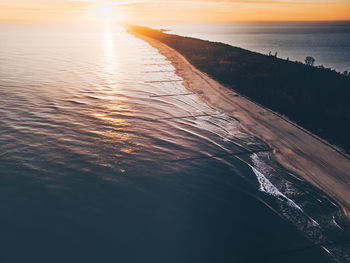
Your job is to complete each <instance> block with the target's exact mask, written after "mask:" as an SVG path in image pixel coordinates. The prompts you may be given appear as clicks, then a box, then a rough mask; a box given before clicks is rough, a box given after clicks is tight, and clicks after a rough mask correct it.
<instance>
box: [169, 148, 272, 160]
mask: <svg viewBox="0 0 350 263" xmlns="http://www.w3.org/2000/svg"><path fill="white" fill-rule="evenodd" d="M272 151H273V149H272V148H266V149H260V150H253V151H249V150H247V151H240V152H231V153H230V152H228V153H222V154H216V155H208V156H198V157H191V158H183V159H175V160H166V161H167V162H184V161H193V160H201V159H211V158H219V157H225V156H235V155H243V154H253V153H262V152H272Z"/></svg>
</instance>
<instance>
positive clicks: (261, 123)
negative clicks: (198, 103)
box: [133, 32, 350, 219]
mask: <svg viewBox="0 0 350 263" xmlns="http://www.w3.org/2000/svg"><path fill="white" fill-rule="evenodd" d="M133 34H134V35H135V36H136V37H138V38H140V39H143V40H144V41H147V42H148V43H149V44H150V45H152V46H153V47H154V48H156V49H158V51H159V53H160V54H162V55H164V56H165V57H166V58H167V59H168V60H169V61H170V62H171V63H172V65H173V66H174V67H175V70H176V74H177V75H178V76H180V77H182V78H183V80H184V83H183V84H184V86H185V87H186V88H187V89H188V90H190V91H191V92H193V93H195V94H197V95H198V97H199V98H200V99H201V100H202V101H203V102H205V103H207V104H208V105H209V106H211V107H212V108H213V109H215V110H217V111H220V112H224V113H226V114H228V115H229V116H231V117H233V118H235V119H237V120H238V121H239V122H240V127H241V129H242V130H244V131H245V132H248V133H250V134H252V135H254V136H256V137H258V138H259V139H261V140H263V141H264V142H266V143H267V144H268V145H269V146H270V147H271V148H273V149H274V150H273V153H272V156H273V157H274V158H275V159H276V161H278V162H279V163H280V164H281V165H282V166H284V167H285V168H287V169H289V170H290V171H292V172H293V173H295V174H297V175H298V176H300V177H302V178H304V179H305V180H307V181H308V182H310V183H311V184H313V185H314V186H316V187H318V188H319V189H321V190H323V191H324V192H325V193H327V194H328V195H329V196H330V197H332V198H333V199H334V200H335V201H336V202H337V203H338V204H339V205H340V206H341V207H342V208H343V209H342V211H343V213H344V215H345V216H347V218H348V219H350V213H349V212H350V159H349V156H347V155H346V154H344V153H342V152H341V151H340V150H339V149H337V148H336V147H334V146H332V145H330V144H328V143H327V142H325V141H323V140H322V139H320V138H318V137H317V136H315V135H313V134H311V133H310V132H308V131H306V130H304V129H303V128H301V127H299V126H298V125H296V124H295V123H293V122H291V121H289V120H288V119H287V118H285V117H283V116H281V115H279V114H276V113H275V112H272V111H271V110H269V109H266V108H264V107H262V106H260V105H258V104H256V103H254V102H253V101H251V100H249V99H248V98H246V97H244V96H242V95H240V94H238V93H236V92H235V91H233V90H232V89H229V88H227V87H225V86H223V85H221V84H220V83H218V82H217V81H215V80H213V79H212V78H210V77H209V76H208V75H206V74H205V73H203V72H201V71H199V70H198V69H196V68H195V67H194V66H192V65H191V64H190V63H189V62H188V61H187V60H186V58H184V57H183V56H182V55H181V54H180V53H178V52H177V51H175V50H174V49H172V48H170V47H169V46H167V45H165V44H163V43H161V42H160V41H158V40H155V39H152V38H149V37H146V36H143V35H140V34H137V33H134V32H133Z"/></svg>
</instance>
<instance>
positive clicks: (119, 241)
mask: <svg viewBox="0 0 350 263" xmlns="http://www.w3.org/2000/svg"><path fill="white" fill-rule="evenodd" d="M183 26H184V25H183V24H181V25H178V27H179V28H180V27H183ZM218 27H220V26H219V25H218V24H215V25H212V26H208V28H207V29H205V28H202V29H201V30H200V32H197V34H191V33H190V30H193V31H192V32H194V31H195V26H194V27H190V26H189V27H188V28H187V29H186V30H188V31H187V33H185V31H183V34H184V35H186V34H189V35H191V36H194V37H201V38H203V39H212V40H216V41H223V42H228V41H234V39H240V40H239V41H240V42H239V41H238V40H237V41H238V42H232V43H236V45H242V47H245V48H252V47H254V46H255V47H256V48H257V47H259V46H260V48H261V49H262V50H265V51H267V50H269V49H271V50H273V51H274V50H277V47H278V51H279V53H280V55H281V56H283V55H289V56H290V57H291V58H292V54H295V56H296V58H297V55H296V54H297V53H298V52H297V51H296V50H298V47H297V46H298V45H297V44H295V45H293V44H292V43H296V42H297V41H299V40H295V41H294V42H292V43H289V46H293V49H291V50H290V52H291V53H290V54H289V53H288V47H283V44H282V43H286V42H288V41H287V39H294V36H295V35H298V39H300V38H301V37H300V36H301V35H304V36H305V39H313V38H312V37H311V36H310V35H309V33H307V34H306V33H305V32H304V31H305V30H304V29H303V28H301V29H300V30H301V33H300V32H299V33H298V32H296V31H298V30H297V29H298V28H297V29H295V28H294V29H293V30H292V29H291V31H290V32H294V33H291V34H287V33H285V34H282V33H281V29H280V27H278V26H277V25H272V26H271V28H270V27H268V26H267V27H265V28H260V30H262V31H261V32H260V33H257V31H259V28H256V27H254V28H251V27H248V28H249V30H248V29H247V28H245V29H244V30H248V31H247V32H246V33H245V34H244V33H242V34H239V35H238V36H237V37H236V38H235V37H234V34H233V32H236V31H237V30H238V29H237V26H234V27H232V29H230V28H229V26H228V24H225V26H223V28H222V30H218V31H217V34H215V33H214V31H215V30H214V29H215V28H218ZM276 27H278V28H279V29H276ZM179 28H178V29H175V25H174V28H173V30H174V32H179V33H181V31H180V30H181V29H179ZM191 28H192V29H191ZM183 30H185V29H183ZM206 30H207V31H206ZM244 30H243V29H242V31H244ZM325 30H326V31H327V30H330V29H325ZM342 30H343V31H344V26H343V24H341V26H340V28H339V29H337V30H336V31H338V32H343V31H342ZM271 31H274V32H275V31H277V32H276V33H273V32H271ZM315 31H316V36H315V37H314V39H322V38H324V35H323V33H322V34H321V36H318V35H317V32H319V30H318V29H315ZM220 32H221V33H220ZM225 32H226V33H225ZM254 32H255V33H254ZM307 32H309V31H307ZM330 32H333V30H330ZM254 35H255V37H254ZM277 36H282V37H283V39H282V40H281V41H282V42H280V44H279V45H277V44H276V41H277V39H278V37H277ZM336 36H339V37H340V40H339V41H340V42H339V43H338V41H337V40H336V39H335V37H336ZM269 38H272V39H271V40H268V39H269ZM223 39H226V41H224V40H223ZM249 39H250V41H248V40H249ZM254 39H255V41H256V43H253V42H254V41H253V40H254ZM262 39H265V40H264V41H262ZM330 39H331V40H332V42H331V43H333V44H332V45H329V43H330V42H328V41H329V40H330ZM244 41H246V42H245V43H246V44H244V45H243V43H244ZM269 41H270V42H269ZM317 41H319V40H317ZM317 41H316V42H315V43H321V42H317ZM306 42H307V41H306ZM268 43H275V44H274V45H272V44H271V45H268ZM327 43H328V44H327ZM341 43H343V44H342V45H344V48H343V46H342V47H341V48H339V49H338V48H337V45H341ZM304 46H305V47H306V46H307V44H304ZM310 46H311V45H310ZM325 46H327V47H325ZM345 46H347V47H348V46H349V35H347V38H346V37H344V36H343V34H341V33H334V35H333V37H329V35H328V38H327V41H326V42H325V43H323V44H320V45H315V44H313V45H312V48H311V47H310V48H309V49H310V52H309V51H305V50H301V49H299V50H300V56H301V57H302V56H304V55H305V54H307V55H314V56H315V57H316V58H317V60H319V61H320V62H322V63H325V64H327V61H328V62H329V64H327V65H329V66H334V67H335V66H337V67H339V68H338V69H339V70H340V69H343V68H347V65H349V50H347V51H346V48H345ZM311 49H313V50H314V51H315V52H320V53H315V54H314V53H312V52H311ZM323 49H324V50H327V52H328V53H327V54H337V56H338V55H339V60H337V59H336V57H334V56H333V55H329V56H328V55H326V54H323V53H322V52H321V51H320V50H323ZM284 52H286V53H284ZM303 52H304V53H303ZM342 52H343V53H342ZM317 54H319V55H317ZM321 54H323V55H322V56H321ZM340 54H345V55H343V56H341V55H340ZM346 58H347V59H348V60H347V61H346ZM323 60H324V61H323ZM332 61H333V62H332ZM331 62H332V63H335V64H332V63H331ZM0 211H1V216H0V233H1V234H0V260H1V262H126V263H128V262H167V263H171V262H174V263H178V262H182V263H186V262H192V263H193V262H222V263H223V262H269V263H270V262H276V263H277V262H350V261H349V255H350V253H349V239H348V236H349V226H348V224H347V221H346V220H345V219H344V217H343V216H342V213H341V211H342V210H341V208H340V207H339V206H338V205H337V204H336V203H335V202H334V201H333V200H332V199H331V198H330V197H328V196H327V195H326V194H325V193H323V192H321V191H319V190H318V189H316V188H315V187H313V186H311V185H310V184H309V183H307V182H306V181H304V180H303V179H302V178H301V177H300V176H299V175H297V174H293V173H292V172H290V171H288V170H286V169H284V168H283V167H282V166H281V165H280V164H279V163H277V162H276V161H275V160H274V159H273V158H272V156H271V152H270V149H269V147H268V146H267V145H266V144H265V143H264V142H263V141H261V140H259V139H258V138H257V137H255V136H253V135H250V134H247V133H245V132H244V131H242V130H241V129H240V126H239V122H238V121H237V120H235V119H233V118H231V117H230V116H228V115H226V114H225V113H223V112H218V111H216V110H214V109H212V108H211V107H209V106H208V105H206V104H205V103H203V102H202V101H201V100H200V99H199V98H198V97H197V96H196V95H195V94H193V93H191V92H190V91H188V90H186V88H185V87H184V86H183V84H182V79H181V78H180V77H179V76H177V75H176V74H175V70H174V67H173V66H172V65H171V64H170V63H169V61H168V60H166V58H165V57H164V56H162V55H160V54H159V53H158V51H157V50H156V49H154V48H153V47H151V46H150V45H149V44H148V43H146V42H144V41H143V40H140V39H138V38H136V37H134V36H132V35H130V34H128V33H127V32H126V31H125V29H124V28H123V27H121V26H119V25H107V24H106V25H98V26H97V25H94V26H81V25H79V26H72V25H69V26H67V25H56V24H47V25H43V24H21V23H1V24H0Z"/></svg>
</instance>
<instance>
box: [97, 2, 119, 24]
mask: <svg viewBox="0 0 350 263" xmlns="http://www.w3.org/2000/svg"><path fill="white" fill-rule="evenodd" d="M96 13H97V15H98V17H99V19H101V20H103V21H105V22H111V21H112V20H115V19H116V17H115V15H116V7H115V6H114V5H113V4H111V3H101V4H98V5H97V6H96Z"/></svg>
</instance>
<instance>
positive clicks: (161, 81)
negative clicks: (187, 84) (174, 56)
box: [145, 79, 183, 83]
mask: <svg viewBox="0 0 350 263" xmlns="http://www.w3.org/2000/svg"><path fill="white" fill-rule="evenodd" d="M163 82H183V80H182V79H170V80H150V81H145V83H163Z"/></svg>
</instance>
